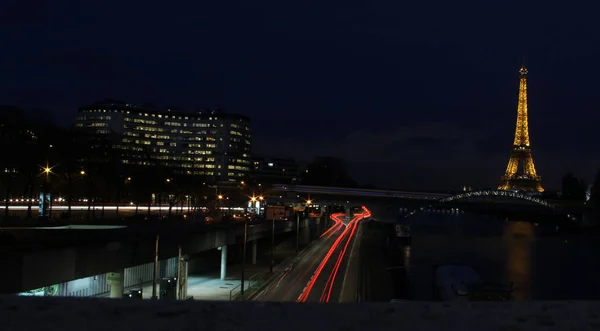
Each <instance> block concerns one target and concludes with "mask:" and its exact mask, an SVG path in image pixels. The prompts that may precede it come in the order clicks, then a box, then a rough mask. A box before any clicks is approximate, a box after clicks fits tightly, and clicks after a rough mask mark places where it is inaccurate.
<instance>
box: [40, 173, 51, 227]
mask: <svg viewBox="0 0 600 331" xmlns="http://www.w3.org/2000/svg"><path fill="white" fill-rule="evenodd" d="M42 173H43V174H44V175H45V176H46V179H45V180H44V183H43V184H42V196H41V199H40V204H41V207H42V208H41V210H40V211H41V214H42V215H41V216H44V217H49V216H50V213H49V211H50V206H49V204H50V203H52V199H51V198H50V197H49V196H48V195H49V193H48V186H49V182H50V173H52V168H51V167H49V166H48V164H46V166H45V167H43V168H42Z"/></svg>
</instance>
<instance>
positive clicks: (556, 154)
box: [0, 0, 600, 189]
mask: <svg viewBox="0 0 600 331" xmlns="http://www.w3.org/2000/svg"><path fill="white" fill-rule="evenodd" d="M536 3H537V4H542V3H543V4H544V7H538V6H533V5H532V6H529V5H527V4H525V3H524V2H514V3H513V4H510V3H509V2H502V1H500V2H499V1H469V2H462V4H461V3H458V2H456V1H442V0H435V1H413V2H410V3H408V2H404V1H362V2H358V1H337V3H333V2H332V1H302V2H288V1H155V0H148V1H115V0H103V1H72V0H64V1H53V2H51V1H35V0H34V1H31V2H12V3H11V4H7V5H4V8H3V9H2V11H0V31H2V33H0V44H1V45H2V48H1V49H2V51H1V52H0V104H15V105H19V106H22V107H26V108H39V109H47V110H49V111H52V113H53V116H54V117H55V118H56V120H57V121H58V122H59V123H63V124H68V123H70V122H71V121H72V120H73V119H74V114H75V111H76V109H77V107H78V106H81V105H85V104H89V103H91V102H93V101H96V100H100V99H103V98H107V97H110V98H115V99H120V100H125V101H129V102H132V103H142V102H146V101H148V102H152V103H154V104H156V105H161V106H162V105H165V106H176V107H182V108H189V109H191V108H195V107H203V108H204V107H207V108H208V107H222V108H223V109H225V110H228V111H230V112H236V113H243V114H246V115H248V116H250V117H251V118H252V120H253V127H254V130H255V140H254V149H255V151H256V152H257V153H263V154H268V155H274V156H293V157H295V158H297V159H298V160H300V161H307V160H310V159H311V158H312V157H313V156H315V155H331V156H339V157H342V158H344V159H345V160H346V161H347V164H348V168H349V169H350V171H351V174H352V175H353V176H354V177H355V178H356V179H357V180H358V181H359V182H361V183H363V184H366V183H373V184H375V185H378V186H383V187H390V188H400V189H458V188H459V187H462V185H463V184H469V185H472V186H474V187H486V186H490V187H491V186H495V185H497V183H498V181H499V177H500V176H501V175H502V174H503V173H504V171H505V168H506V164H507V162H508V158H509V152H510V148H511V144H512V139H513V135H514V129H515V121H516V108H517V88H518V69H519V66H520V65H521V59H522V57H523V56H524V57H525V62H526V65H527V67H528V69H529V110H530V133H531V142H532V147H533V156H534V160H535V161H536V166H537V169H538V173H539V174H540V175H541V176H542V177H543V183H544V186H546V188H547V189H558V188H559V187H560V177H561V176H562V175H563V174H564V173H565V172H566V171H569V170H571V171H573V172H575V174H576V175H577V176H582V177H584V178H585V179H586V180H588V181H590V180H592V179H593V176H594V174H595V172H596V169H597V168H598V167H599V166H600V138H599V137H598V125H599V123H600V115H599V114H598V113H599V110H600V99H599V98H598V97H599V95H600V93H599V92H598V87H599V83H598V77H600V75H599V71H600V61H598V59H600V33H599V32H600V21H598V19H597V13H598V9H599V8H598V6H597V5H596V6H594V5H593V3H591V5H590V2H585V3H582V4H587V7H584V6H581V5H577V4H575V3H574V2H569V3H568V5H567V4H566V3H564V2H559V1H553V2H539V1H538V2H536Z"/></svg>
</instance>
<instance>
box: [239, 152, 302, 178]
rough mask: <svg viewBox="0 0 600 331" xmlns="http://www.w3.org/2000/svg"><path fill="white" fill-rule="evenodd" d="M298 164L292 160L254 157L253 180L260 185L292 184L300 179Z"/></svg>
mask: <svg viewBox="0 0 600 331" xmlns="http://www.w3.org/2000/svg"><path fill="white" fill-rule="evenodd" d="M298 171H299V169H298V164H297V163H296V161H295V160H294V159H291V158H287V159H286V158H273V157H259V156H254V157H252V174H251V175H252V178H253V179H254V181H256V182H258V183H265V184H292V183H295V181H296V180H297V178H298Z"/></svg>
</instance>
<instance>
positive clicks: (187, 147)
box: [75, 101, 252, 182]
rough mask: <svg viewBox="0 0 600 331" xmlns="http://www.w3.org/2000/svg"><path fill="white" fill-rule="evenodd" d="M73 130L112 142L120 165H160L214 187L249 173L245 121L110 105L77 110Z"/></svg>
mask: <svg viewBox="0 0 600 331" xmlns="http://www.w3.org/2000/svg"><path fill="white" fill-rule="evenodd" d="M75 126H76V128H78V129H80V130H84V131H85V132H88V133H92V134H94V135H100V136H105V137H107V138H108V139H110V140H111V142H112V144H113V147H114V148H117V149H120V150H121V151H122V162H123V163H124V164H132V165H146V166H152V165H161V166H164V167H167V168H169V169H172V170H173V171H175V172H177V173H182V174H190V175H200V176H206V177H207V178H208V179H213V180H214V181H215V182H219V181H228V182H239V181H242V180H243V179H244V178H245V177H246V176H247V175H248V174H249V172H250V165H251V164H250V153H251V151H252V130H251V127H250V119H249V118H248V117H246V116H242V115H236V114H229V113H225V112H222V111H217V110H211V111H195V112H189V113H187V112H183V111H180V110H172V109H155V108H152V107H144V106H136V105H132V104H127V103H122V102H116V101H108V102H100V103H95V104H92V105H90V106H85V107H81V108H80V109H79V112H78V115H77V118H76V121H75Z"/></svg>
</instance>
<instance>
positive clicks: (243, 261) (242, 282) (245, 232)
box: [240, 217, 248, 298]
mask: <svg viewBox="0 0 600 331" xmlns="http://www.w3.org/2000/svg"><path fill="white" fill-rule="evenodd" d="M247 234H248V218H246V217H244V244H243V246H242V252H243V256H242V279H241V282H240V283H241V286H242V290H241V292H242V298H243V296H244V269H245V267H246V240H247V238H248V235H247Z"/></svg>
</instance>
